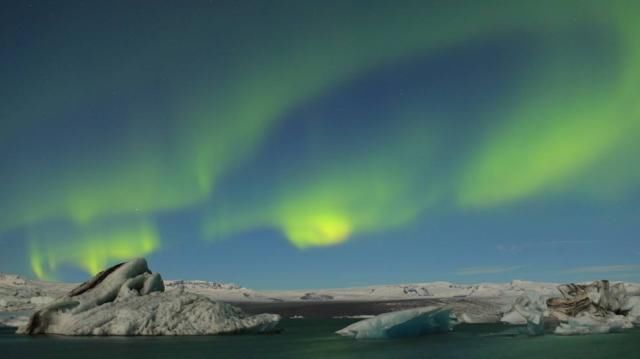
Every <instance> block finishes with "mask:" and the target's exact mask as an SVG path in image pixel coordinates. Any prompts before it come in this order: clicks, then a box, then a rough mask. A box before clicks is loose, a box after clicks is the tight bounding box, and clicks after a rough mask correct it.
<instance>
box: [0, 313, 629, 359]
mask: <svg viewBox="0 0 640 359" xmlns="http://www.w3.org/2000/svg"><path fill="white" fill-rule="evenodd" d="M352 322H354V320H352V319H324V320H311V319H299V320H284V321H283V322H282V324H281V326H282V327H283V328H284V332H283V333H282V334H274V335H242V336H240V335H238V336H217V337H214V336H208V337H97V338H96V337H62V336H39V337H28V336H18V335H15V334H13V333H12V332H11V331H8V330H0V357H2V358H11V359H13V358H19V359H27V358H65V359H74V358H83V359H86V358H90V359H99V358H109V359H119V358H137V359H146V358H149V359H151V358H153V359H160V358H518V359H526V358H532V359H533V358H535V359H550V358H563V359H571V358H576V359H577V358H580V359H585V358H620V357H635V356H636V355H638V354H637V353H640V329H632V330H628V331H626V332H624V333H616V334H602V335H590V336H572V337H559V336H553V335H547V336H543V337H527V336H515V337H513V336H496V335H495V334H497V333H500V332H503V331H505V330H507V329H508V328H509V327H507V326H503V325H472V326H471V325H467V326H458V327H456V330H455V331H453V332H451V333H447V334H437V335H431V336H425V337H421V338H408V339H394V340H366V341H356V340H353V339H351V338H343V337H340V336H337V335H335V334H333V332H334V331H336V330H338V329H341V328H343V327H345V326H346V325H348V324H351V323H352Z"/></svg>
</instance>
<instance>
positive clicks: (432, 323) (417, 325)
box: [336, 306, 451, 339]
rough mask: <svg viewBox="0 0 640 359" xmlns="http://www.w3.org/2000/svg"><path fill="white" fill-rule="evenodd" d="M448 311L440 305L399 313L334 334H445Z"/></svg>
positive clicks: (370, 336)
mask: <svg viewBox="0 0 640 359" xmlns="http://www.w3.org/2000/svg"><path fill="white" fill-rule="evenodd" d="M450 312H451V311H450V309H449V308H448V307H442V306H430V307H422V308H412V309H406V310H400V311H396V312H391V313H384V314H380V315H378V316H375V317H373V318H369V319H365V320H362V321H359V322H356V323H354V324H351V325H349V326H348V327H346V328H344V329H341V330H339V331H337V332H336V333H337V334H340V335H343V336H349V337H354V338H356V339H381V338H400V337H417V336H421V335H425V334H431V333H440V332H448V331H449V330H450V329H451V320H450Z"/></svg>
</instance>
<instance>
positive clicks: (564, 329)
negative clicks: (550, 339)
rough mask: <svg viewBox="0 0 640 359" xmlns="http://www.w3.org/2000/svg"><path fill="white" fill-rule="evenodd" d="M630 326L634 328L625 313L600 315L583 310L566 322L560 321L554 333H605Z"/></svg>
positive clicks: (618, 330)
mask: <svg viewBox="0 0 640 359" xmlns="http://www.w3.org/2000/svg"><path fill="white" fill-rule="evenodd" d="M630 328H633V323H632V322H631V320H630V319H629V318H627V317H625V316H623V315H615V314H610V315H607V316H605V317H599V316H595V315H592V314H590V313H587V312H582V313H580V314H578V315H577V316H575V317H571V318H569V320H568V321H567V322H566V323H560V325H559V326H558V327H557V328H556V330H555V332H554V333H555V334H558V335H581V334H604V333H616V332H620V331H622V330H623V329H630Z"/></svg>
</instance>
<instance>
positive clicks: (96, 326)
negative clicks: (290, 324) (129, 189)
mask: <svg viewBox="0 0 640 359" xmlns="http://www.w3.org/2000/svg"><path fill="white" fill-rule="evenodd" d="M279 320H280V316H278V315H275V314H259V315H255V316H247V315H245V314H244V313H243V312H242V311H241V310H240V309H239V308H236V307H234V306H231V305H229V304H225V303H220V302H215V301H213V300H211V299H209V298H207V297H204V296H202V295H198V294H195V293H185V292H183V291H180V290H173V291H169V292H165V291H164V283H163V281H162V278H161V276H160V274H158V273H152V272H151V271H150V270H149V268H148V267H147V262H146V261H145V260H144V259H135V260H132V261H130V262H127V263H122V264H119V265H116V266H114V267H111V268H109V269H107V270H105V271H104V272H101V273H99V274H98V275H96V276H95V277H94V278H93V279H91V280H89V281H88V282H85V283H83V284H81V285H80V286H78V287H76V288H75V289H73V290H72V291H71V292H69V293H68V294H66V295H65V296H63V297H61V298H59V299H57V300H55V301H54V302H52V303H50V304H48V305H47V306H45V307H44V308H42V309H40V310H38V311H37V312H35V313H34V314H33V315H32V316H31V317H30V319H29V322H28V323H27V324H26V325H24V326H21V327H20V328H19V329H18V333H22V334H43V333H50V334H63V335H212V334H223V333H244V332H257V333H260V332H269V331H272V330H273V329H274V327H275V326H276V325H277V323H278V322H279Z"/></svg>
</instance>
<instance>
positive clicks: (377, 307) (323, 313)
mask: <svg viewBox="0 0 640 359" xmlns="http://www.w3.org/2000/svg"><path fill="white" fill-rule="evenodd" d="M229 304H233V305H235V306H237V307H239V308H241V309H242V310H244V311H245V312H247V313H248V314H259V313H274V314H280V315H281V316H283V317H284V318H291V317H295V316H302V317H304V318H306V319H331V318H334V317H347V316H357V315H377V314H382V313H386V312H391V311H395V310H401V309H408V308H415V307H424V306H429V305H439V304H446V302H445V301H444V300H440V299H433V298H431V299H427V298H424V299H406V300H389V301H361V302H354V301H334V300H331V301H314V302H270V303H257V302H230V303H229Z"/></svg>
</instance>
